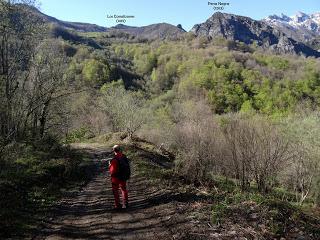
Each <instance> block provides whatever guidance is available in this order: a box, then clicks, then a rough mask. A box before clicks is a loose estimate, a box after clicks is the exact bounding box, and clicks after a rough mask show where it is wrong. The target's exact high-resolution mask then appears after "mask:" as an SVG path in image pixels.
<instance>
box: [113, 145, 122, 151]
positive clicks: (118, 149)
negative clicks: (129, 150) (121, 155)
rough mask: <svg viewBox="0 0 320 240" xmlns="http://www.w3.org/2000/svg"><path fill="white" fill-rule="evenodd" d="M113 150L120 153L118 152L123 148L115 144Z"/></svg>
mask: <svg viewBox="0 0 320 240" xmlns="http://www.w3.org/2000/svg"><path fill="white" fill-rule="evenodd" d="M112 150H113V151H114V152H115V153H118V152H120V151H121V149H120V146H119V145H114V146H113V147H112Z"/></svg>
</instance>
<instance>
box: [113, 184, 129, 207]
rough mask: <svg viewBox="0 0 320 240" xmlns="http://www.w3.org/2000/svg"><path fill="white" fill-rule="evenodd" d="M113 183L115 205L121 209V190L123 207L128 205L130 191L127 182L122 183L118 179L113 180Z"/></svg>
mask: <svg viewBox="0 0 320 240" xmlns="http://www.w3.org/2000/svg"><path fill="white" fill-rule="evenodd" d="M111 183H112V192H113V196H114V205H115V207H121V205H120V197H119V188H120V190H121V193H122V203H123V205H126V204H128V190H127V183H126V182H125V181H121V180H119V179H117V178H111Z"/></svg>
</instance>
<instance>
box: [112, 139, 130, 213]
mask: <svg viewBox="0 0 320 240" xmlns="http://www.w3.org/2000/svg"><path fill="white" fill-rule="evenodd" d="M112 149H113V152H114V158H113V159H112V160H111V162H110V164H109V172H110V176H111V183H112V191H113V195H114V203H115V204H114V205H115V206H114V207H115V209H121V208H122V207H121V205H120V198H119V187H120V189H121V193H122V202H123V206H124V207H125V208H128V190H127V183H126V181H123V180H120V179H119V178H118V176H117V174H118V173H119V161H120V159H121V158H122V157H123V156H124V154H123V153H122V152H121V150H120V147H119V145H115V146H113V148H112Z"/></svg>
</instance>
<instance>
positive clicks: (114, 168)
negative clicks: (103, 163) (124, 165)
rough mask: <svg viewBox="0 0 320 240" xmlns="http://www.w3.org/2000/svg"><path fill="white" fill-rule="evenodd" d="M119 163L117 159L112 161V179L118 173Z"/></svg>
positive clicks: (110, 167) (110, 168)
mask: <svg viewBox="0 0 320 240" xmlns="http://www.w3.org/2000/svg"><path fill="white" fill-rule="evenodd" d="M118 168H119V166H118V161H117V160H116V159H113V160H111V163H110V166H109V171H110V175H111V177H115V176H116V174H117V173H118Z"/></svg>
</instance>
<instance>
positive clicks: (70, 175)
mask: <svg viewBox="0 0 320 240" xmlns="http://www.w3.org/2000/svg"><path fill="white" fill-rule="evenodd" d="M93 167H94V166H93V164H92V161H91V160H90V159H89V158H88V157H87V156H84V155H82V154H79V153H77V152H75V151H73V150H71V149H69V148H68V147H63V146H61V145H59V144H58V143H56V142H55V141H53V140H47V141H42V142H33V143H32V144H27V143H15V144H12V145H10V146H7V147H6V149H5V153H4V155H3V156H2V161H1V169H0V192H1V195H0V238H14V239H18V238H23V237H24V236H26V235H28V234H29V233H31V232H32V231H33V228H35V226H37V225H38V223H39V220H41V218H42V217H43V216H44V214H45V213H46V212H47V211H46V210H47V209H49V208H50V207H51V206H52V205H53V204H54V203H55V202H56V201H57V200H58V199H59V198H61V196H62V194H63V192H64V191H65V190H66V189H70V188H74V187H76V186H80V185H82V184H84V183H85V182H86V181H88V180H89V179H90V177H91V174H92V172H94V171H93V169H92V171H89V170H88V169H90V168H93Z"/></svg>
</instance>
